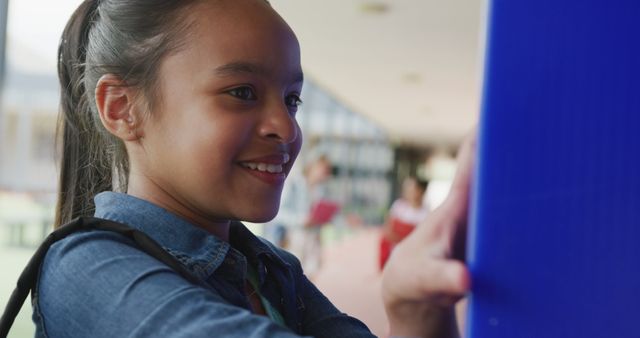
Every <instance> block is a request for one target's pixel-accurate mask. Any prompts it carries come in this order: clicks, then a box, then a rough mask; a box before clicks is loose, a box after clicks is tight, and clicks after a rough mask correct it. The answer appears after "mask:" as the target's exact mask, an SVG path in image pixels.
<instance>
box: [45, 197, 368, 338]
mask: <svg viewBox="0 0 640 338" xmlns="http://www.w3.org/2000/svg"><path fill="white" fill-rule="evenodd" d="M95 204H96V211H95V217H99V218H104V219H109V220H112V221H116V222H120V223H124V224H127V225H129V226H131V227H133V228H136V229H138V230H140V231H142V232H144V233H146V234H147V235H149V236H150V237H151V238H153V239H154V240H155V241H156V242H158V243H159V244H160V245H161V246H162V247H163V248H164V249H165V250H167V251H168V252H169V253H170V254H171V255H173V256H174V257H175V258H177V259H178V260H179V261H180V262H181V263H183V264H184V266H185V267H187V269H188V270H189V271H190V272H191V273H192V274H194V275H195V276H196V277H198V278H200V279H201V280H203V281H205V283H204V284H205V285H206V286H202V285H196V284H192V283H190V282H188V281H187V280H186V279H184V278H182V277H181V276H180V275H179V274H178V273H176V272H175V271H173V270H172V269H171V268H169V267H168V266H166V265H164V264H162V263H161V262H159V261H157V260H156V259H154V258H153V257H151V256H149V255H147V254H146V253H144V252H143V251H141V250H140V249H139V248H138V247H136V245H135V243H133V241H131V240H130V239H128V238H126V237H124V236H121V235H119V234H116V233H112V232H108V231H97V230H95V231H86V232H80V233H76V234H73V235H71V236H69V237H67V238H65V239H63V240H61V241H59V242H57V243H55V244H54V245H53V246H52V247H51V248H50V249H49V252H48V253H47V255H46V258H45V261H44V263H43V265H42V267H41V271H40V276H39V282H38V286H37V292H36V294H35V295H34V298H33V305H34V314H33V319H34V322H35V324H36V336H37V337H209V336H216V337H283V338H284V337H300V336H314V337H372V336H373V335H372V334H371V333H370V332H369V330H368V329H367V327H366V326H365V325H364V324H363V323H362V322H360V321H358V320H357V319H355V318H352V317H349V316H347V315H346V314H344V313H341V312H340V311H338V310H337V309H336V308H335V307H334V306H333V305H332V304H331V302H330V301H329V300H328V299H327V298H326V297H325V296H324V295H322V293H321V292H320V291H319V290H318V289H317V288H316V287H315V286H314V285H313V284H312V283H311V282H310V281H309V280H308V279H307V278H306V277H305V276H304V274H303V272H302V269H301V267H300V263H299V261H298V260H297V259H296V258H295V257H294V256H293V255H291V254H290V253H288V252H286V251H284V250H281V249H279V248H276V247H275V246H273V245H272V244H270V243H268V242H267V241H265V240H262V239H260V238H258V237H256V236H254V235H253V234H252V233H251V232H250V231H249V230H248V229H247V228H246V227H245V226H244V225H242V223H240V222H233V223H232V225H231V228H230V232H229V242H225V241H222V240H220V239H219V238H217V237H215V236H213V235H211V234H209V233H208V232H206V231H204V230H203V229H200V228H198V227H196V226H194V225H193V224H190V223H189V222H187V221H186V220H184V219H182V218H180V217H178V216H176V215H174V214H172V213H170V212H168V211H167V210H164V209H162V208H160V207H158V206H156V205H154V204H152V203H149V202H147V201H144V200H141V199H138V198H135V197H132V196H129V195H126V194H120V193H114V192H103V193H100V194H98V195H97V196H96V197H95ZM248 264H251V265H253V266H254V267H256V268H257V271H258V283H259V286H260V293H261V294H262V295H263V296H264V297H265V298H267V299H268V300H269V302H270V303H271V305H272V306H274V307H275V308H276V309H277V310H278V311H279V312H280V313H281V314H282V316H283V317H284V319H285V322H286V327H284V326H281V325H279V324H277V323H275V322H273V321H272V320H271V319H269V318H268V317H266V316H262V315H258V314H255V313H253V312H252V311H251V306H250V305H249V302H248V299H247V297H246V296H245V293H244V285H245V278H246V273H247V266H248ZM209 286H210V287H209Z"/></svg>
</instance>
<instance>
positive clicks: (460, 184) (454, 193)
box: [444, 128, 477, 217]
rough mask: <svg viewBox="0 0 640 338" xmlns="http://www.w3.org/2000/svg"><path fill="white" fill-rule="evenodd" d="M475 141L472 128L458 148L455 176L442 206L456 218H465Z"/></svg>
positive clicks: (475, 133) (475, 137)
mask: <svg viewBox="0 0 640 338" xmlns="http://www.w3.org/2000/svg"><path fill="white" fill-rule="evenodd" d="M476 140H477V131H476V128H474V129H473V130H472V132H471V133H470V134H469V135H468V136H467V137H466V138H465V140H464V141H463V143H462V145H461V146H460V149H459V151H458V165H457V169H456V175H455V177H454V179H453V183H452V184H451V189H450V190H449V195H448V196H447V199H446V200H445V203H444V206H445V207H448V208H450V209H451V210H450V212H452V213H454V214H455V216H458V217H460V216H466V212H467V205H468V202H469V190H470V186H471V178H472V176H473V165H474V162H475V153H476ZM451 216H454V215H451Z"/></svg>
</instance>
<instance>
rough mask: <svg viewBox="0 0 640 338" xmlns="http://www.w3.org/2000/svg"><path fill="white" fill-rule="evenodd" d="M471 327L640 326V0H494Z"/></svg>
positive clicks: (521, 334) (606, 336) (596, 329)
mask: <svg viewBox="0 0 640 338" xmlns="http://www.w3.org/2000/svg"><path fill="white" fill-rule="evenodd" d="M488 34H489V36H488V45H487V48H488V50H487V59H486V60H487V61H486V69H485V72H486V75H485V85H484V94H483V95H484V97H483V106H482V114H481V116H482V117H481V122H480V135H479V149H478V166H477V171H476V179H475V185H474V191H473V196H472V210H471V224H470V231H469V241H468V243H469V247H468V257H467V259H468V264H469V267H470V269H471V272H472V276H473V292H472V296H471V299H470V305H469V311H468V318H467V333H466V334H467V335H466V337H469V338H514V337H517V338H529V337H531V338H556V337H557V338H568V337H579V338H596V337H598V338H610V337H615V338H626V337H640V323H638V319H637V318H638V313H639V312H640V173H639V172H638V171H639V169H638V168H639V167H640V1H638V0H606V1H605V0H561V1H558V0H494V1H493V2H492V4H491V8H490V24H489V29H488Z"/></svg>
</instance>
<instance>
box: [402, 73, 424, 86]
mask: <svg viewBox="0 0 640 338" xmlns="http://www.w3.org/2000/svg"><path fill="white" fill-rule="evenodd" d="M402 81H404V82H405V83H411V84H417V83H420V82H422V75H420V73H416V72H409V73H405V74H404V75H403V76H402Z"/></svg>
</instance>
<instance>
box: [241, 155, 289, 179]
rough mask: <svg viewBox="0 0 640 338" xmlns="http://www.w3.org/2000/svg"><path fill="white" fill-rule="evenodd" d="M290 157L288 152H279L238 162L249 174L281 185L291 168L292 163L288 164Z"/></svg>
mask: <svg viewBox="0 0 640 338" xmlns="http://www.w3.org/2000/svg"><path fill="white" fill-rule="evenodd" d="M290 159H291V156H290V155H289V154H288V153H277V154H271V155H267V156H261V157H255V158H252V159H250V160H244V161H240V162H238V164H239V166H240V167H241V168H242V169H244V170H246V171H248V172H249V174H251V175H253V176H254V177H256V178H258V179H260V180H261V181H263V182H265V183H267V184H270V185H281V184H283V183H284V180H285V179H286V178H287V173H288V172H289V169H290V168H291V166H290V165H287V163H289V161H290Z"/></svg>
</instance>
